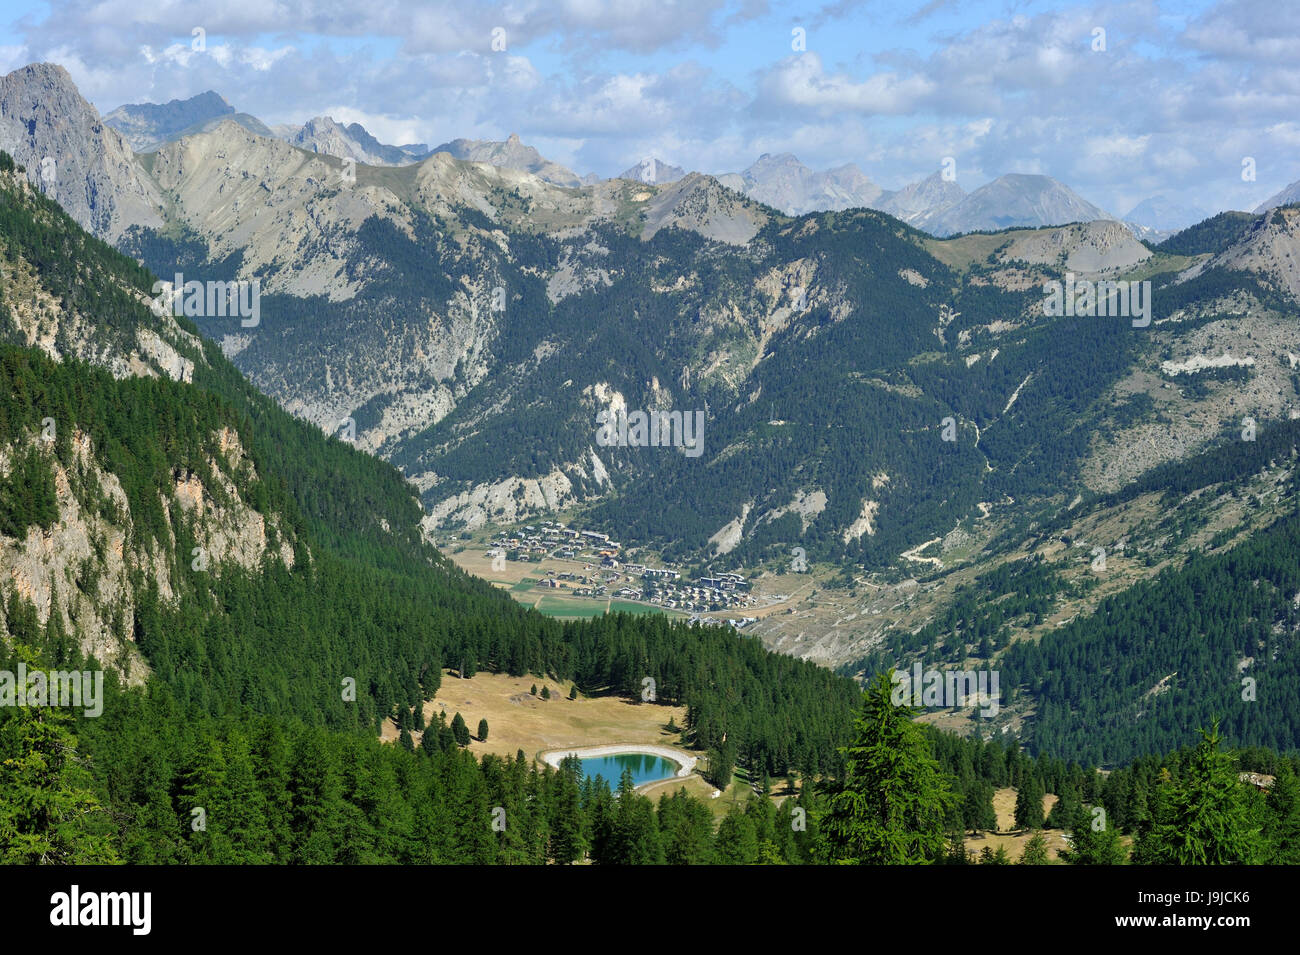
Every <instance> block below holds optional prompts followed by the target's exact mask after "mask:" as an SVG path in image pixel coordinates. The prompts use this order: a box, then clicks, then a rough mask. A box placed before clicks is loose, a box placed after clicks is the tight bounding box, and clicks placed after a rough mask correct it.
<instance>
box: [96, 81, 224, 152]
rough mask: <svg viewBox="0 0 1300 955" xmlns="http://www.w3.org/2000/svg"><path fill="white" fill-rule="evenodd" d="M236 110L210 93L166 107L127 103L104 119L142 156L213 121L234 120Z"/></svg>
mask: <svg viewBox="0 0 1300 955" xmlns="http://www.w3.org/2000/svg"><path fill="white" fill-rule="evenodd" d="M234 112H235V107H233V106H231V105H230V104H229V103H227V102H226V100H225V99H224V98H223V97H221V96H219V95H218V94H217V93H214V92H213V91H212V90H208V91H207V92H206V93H199V94H198V95H197V96H191V97H190V98H189V99H184V100H178V99H174V100H170V101H168V102H166V103H162V104H158V103H127V104H124V105H122V106H119V107H118V108H117V109H115V110H113V111H112V112H111V113H109V114H108V115H107V116H105V117H104V124H105V125H106V126H112V127H113V128H114V129H116V130H117V131H118V132H119V133H121V134H122V135H123V136H124V137H125V138H126V141H127V143H128V144H130V146H131V148H132V149H133V150H135V151H136V152H138V153H141V152H149V151H150V150H153V149H157V148H158V147H159V146H161V145H162V144H163V143H165V142H168V141H170V140H172V139H175V138H176V137H177V136H178V135H179V134H180V133H181V132H182V131H183V130H187V129H191V128H193V127H196V126H199V125H201V124H203V123H206V122H208V121H209V120H213V119H219V118H220V117H223V116H230V115H231V114H233V113H234Z"/></svg>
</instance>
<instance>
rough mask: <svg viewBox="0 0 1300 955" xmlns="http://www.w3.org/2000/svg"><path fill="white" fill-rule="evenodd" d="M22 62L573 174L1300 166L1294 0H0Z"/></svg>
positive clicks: (1215, 183) (1119, 172)
mask: <svg viewBox="0 0 1300 955" xmlns="http://www.w3.org/2000/svg"><path fill="white" fill-rule="evenodd" d="M196 31H201V32H199V33H196ZM200 41H201V42H200ZM37 61H49V62H54V63H58V64H60V65H62V66H63V67H65V68H66V69H67V70H68V71H69V73H70V74H71V75H72V78H73V79H74V80H75V81H76V83H77V85H78V87H79V89H80V90H81V92H82V95H83V96H85V97H86V98H87V99H88V100H89V101H90V102H91V103H93V104H94V105H95V107H96V108H97V109H98V110H99V111H100V112H101V113H107V112H108V111H110V110H112V109H113V108H114V107H116V106H119V105H121V104H123V103H138V102H166V101H168V100H170V99H172V98H185V97H188V96H192V95H195V94H197V93H201V92H204V91H206V90H215V91H216V92H218V93H220V94H221V95H222V96H224V97H225V98H226V99H227V100H228V101H229V102H230V103H231V104H232V105H233V106H234V107H235V108H236V109H238V110H241V111H243V112H247V113H252V114H253V115H255V116H257V117H258V118H260V119H261V120H263V121H264V122H267V123H270V124H275V123H302V122H303V121H305V120H306V119H308V118H310V117H312V116H319V115H328V116H331V117H333V118H334V119H336V120H338V121H340V122H360V123H361V124H362V125H364V126H365V127H366V128H367V129H368V130H369V131H370V132H371V133H372V134H374V135H375V136H377V137H378V138H379V139H380V140H381V141H383V142H389V143H412V142H423V143H427V144H429V145H436V144H439V143H443V142H446V141H448V140H451V139H455V138H457V137H466V138H471V139H504V138H505V137H506V136H507V135H508V134H509V133H517V134H519V136H520V137H521V138H522V139H523V140H524V142H526V143H528V144H530V145H533V146H536V147H537V148H538V149H539V150H540V151H541V152H542V154H543V155H545V156H547V157H548V158H550V159H552V160H554V161H556V162H559V163H561V164H563V165H565V166H568V167H570V168H571V169H573V170H575V171H576V172H578V173H579V174H586V173H589V172H595V173H598V174H599V175H602V176H612V175H617V174H618V173H620V172H622V171H623V170H625V169H627V168H628V167H630V166H632V165H633V164H634V163H636V162H637V161H638V160H640V159H642V158H644V157H648V156H655V157H658V158H660V159H662V160H664V161H667V162H670V163H673V164H675V165H679V166H683V167H686V168H688V169H697V170H700V171H703V172H709V173H714V174H720V173H723V172H735V171H740V170H743V169H744V168H745V167H747V166H748V165H750V163H752V162H753V161H754V160H755V159H757V158H758V157H759V155H761V154H763V153H772V154H777V153H786V152H788V153H793V154H794V155H796V156H797V157H798V158H799V159H800V160H801V161H803V162H804V163H806V164H807V165H809V166H811V167H813V168H814V169H826V168H831V167H835V166H840V165H843V164H845V163H854V164H856V165H857V166H858V168H860V169H861V170H862V171H863V172H864V173H865V174H866V175H867V176H868V177H870V178H871V179H872V180H874V181H875V182H877V183H878V184H880V185H881V186H883V187H884V188H887V189H896V188H900V187H901V186H903V185H906V184H907V183H909V182H913V181H915V180H917V179H921V178H924V177H925V176H928V175H930V174H931V173H933V172H935V171H937V170H939V169H940V168H941V166H942V164H943V162H944V160H945V158H946V157H951V158H952V159H953V160H954V162H955V170H956V174H957V181H958V183H959V184H961V185H962V186H963V187H964V188H966V189H968V190H969V189H973V188H976V187H978V186H980V185H982V184H983V183H985V182H987V181H989V180H990V179H992V178H994V177H996V176H998V175H1001V174H1004V173H1008V172H1026V173H1041V174H1044V175H1049V176H1052V177H1054V178H1056V179H1059V180H1061V181H1062V182H1064V183H1066V184H1067V185H1069V186H1070V187H1072V188H1073V189H1075V190H1076V191H1077V192H1079V193H1080V194H1081V195H1082V196H1083V197H1084V198H1086V199H1088V200H1089V201H1091V202H1093V203H1095V204H1097V205H1099V206H1101V207H1102V208H1103V209H1106V210H1107V211H1109V212H1111V213H1114V214H1119V215H1124V214H1126V213H1127V212H1128V211H1129V209H1130V208H1132V207H1133V206H1134V205H1136V204H1137V203H1138V202H1139V201H1141V200H1143V199H1146V198H1148V197H1152V196H1157V195H1160V196H1164V197H1167V198H1168V199H1169V200H1171V201H1173V202H1175V203H1177V204H1179V205H1182V206H1187V207H1191V208H1195V209H1198V210H1201V211H1203V212H1206V213H1213V212H1216V211H1219V210H1222V209H1252V208H1254V207H1255V206H1256V205H1258V204H1259V203H1260V202H1262V201H1263V200H1264V199H1266V198H1268V197H1269V196H1270V195H1272V194H1273V193H1275V192H1277V191H1278V190H1280V189H1281V188H1283V187H1284V186H1286V185H1287V184H1288V183H1291V182H1294V181H1296V180H1300V3H1295V2H1293V0H1219V2H1214V0H1131V2H1115V3H1100V4H1098V3H1085V4H1075V3H1068V2H1035V0H922V2H896V0H895V2H891V0H837V2H783V0H612V2H605V0H552V2H543V0H507V2H474V0H459V2H452V3H444V2H440V0H416V2H410V0H408V2H403V3H386V2H383V0H368V2H358V0H197V2H196V0H0V73H7V72H9V71H10V70H13V69H15V68H17V67H20V66H23V65H25V64H27V63H31V62H37Z"/></svg>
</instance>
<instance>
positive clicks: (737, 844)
mask: <svg viewBox="0 0 1300 955" xmlns="http://www.w3.org/2000/svg"><path fill="white" fill-rule="evenodd" d="M758 853H759V845H758V835H757V833H756V832H755V831H754V822H753V820H752V819H751V818H750V817H749V816H748V815H746V814H745V813H744V812H743V811H742V810H740V809H739V808H737V807H736V806H732V807H731V809H730V810H728V812H727V815H726V816H725V817H724V818H723V820H722V823H721V824H720V825H719V826H718V834H717V837H716V839H715V840H714V847H713V854H714V861H715V862H717V863H718V864H719V865H754V864H755V863H756V862H758Z"/></svg>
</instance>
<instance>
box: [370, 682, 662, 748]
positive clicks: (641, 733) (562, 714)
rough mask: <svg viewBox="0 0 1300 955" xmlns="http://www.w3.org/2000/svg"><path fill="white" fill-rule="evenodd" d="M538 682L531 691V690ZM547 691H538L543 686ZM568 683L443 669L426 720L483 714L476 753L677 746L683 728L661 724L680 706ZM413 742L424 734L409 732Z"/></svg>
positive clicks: (387, 732) (391, 733) (471, 720)
mask: <svg viewBox="0 0 1300 955" xmlns="http://www.w3.org/2000/svg"><path fill="white" fill-rule="evenodd" d="M533 684H536V685H537V693H538V695H537V696H533V695H532V694H531V693H530V692H529V690H530V688H531V687H532V686H533ZM543 686H545V687H549V688H550V691H551V698H550V699H549V700H543V699H542V698H541V692H542V687H543ZM570 686H571V684H570V683H568V682H561V681H558V680H552V679H549V678H543V677H537V676H531V675H529V676H522V677H512V676H507V675H505V674H501V673H480V674H478V675H477V676H474V677H471V678H470V679H468V680H462V679H460V678H459V677H457V676H455V675H453V674H452V673H451V672H450V671H444V675H443V680H442V686H441V688H439V690H438V693H437V695H436V696H435V697H434V698H433V700H431V701H428V702H426V703H425V704H424V718H425V721H426V722H427V721H429V720H431V719H433V718H434V714H435V713H438V712H442V713H444V714H445V715H446V718H447V722H448V723H450V722H451V720H452V717H453V716H455V715H456V713H460V715H461V717H462V718H463V719H464V720H465V723H466V724H467V725H468V726H469V730H470V732H471V733H474V732H476V731H477V730H478V723H479V720H481V719H486V720H487V721H488V738H487V741H486V742H483V741H480V740H477V739H475V740H472V741H471V742H470V745H469V749H470V750H471V751H472V752H474V753H478V754H483V753H495V754H496V755H498V756H514V755H515V753H516V752H517V751H518V750H521V749H522V750H523V751H524V752H525V753H526V754H528V755H529V756H530V757H534V758H535V757H536V756H537V754H538V753H541V752H544V751H546V750H548V749H559V748H561V747H564V746H574V747H578V746H599V745H601V744H605V743H632V744H635V743H657V744H659V745H661V746H680V745H681V733H680V732H677V733H670V732H669V731H668V730H667V729H666V728H665V727H666V725H667V723H668V720H669V718H671V719H672V720H673V721H674V723H675V725H677V726H679V727H680V726H681V725H682V723H683V722H684V721H685V719H686V707H684V706H663V705H659V704H651V703H630V702H628V701H627V700H621V699H617V698H615V697H592V698H586V697H581V696H580V697H579V698H578V699H576V700H570V699H567V697H568V695H569V688H570ZM412 735H414V736H415V738H416V744H417V745H418V744H419V739H420V736H421V735H422V734H419V733H415V734H412ZM397 736H398V730H397V726H396V724H395V723H393V722H392V721H391V720H390V721H388V722H386V723H385V724H384V730H383V734H382V738H383V739H384V740H390V741H391V740H396V739H397Z"/></svg>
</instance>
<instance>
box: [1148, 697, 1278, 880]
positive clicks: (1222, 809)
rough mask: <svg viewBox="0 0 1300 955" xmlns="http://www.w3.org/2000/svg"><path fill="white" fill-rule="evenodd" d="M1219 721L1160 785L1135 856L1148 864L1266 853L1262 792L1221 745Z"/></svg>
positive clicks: (1248, 860)
mask: <svg viewBox="0 0 1300 955" xmlns="http://www.w3.org/2000/svg"><path fill="white" fill-rule="evenodd" d="M1220 742H1221V739H1220V737H1219V725H1218V723H1217V722H1216V723H1214V724H1213V725H1212V726H1211V728H1210V729H1209V731H1205V730H1202V731H1201V742H1200V743H1199V744H1198V745H1197V747H1196V749H1195V750H1193V751H1192V754H1191V756H1190V758H1189V759H1188V761H1187V764H1186V765H1185V766H1183V767H1182V769H1181V771H1180V772H1179V775H1178V776H1177V777H1176V778H1174V777H1172V776H1171V777H1169V778H1168V779H1167V780H1166V781H1164V782H1163V783H1162V784H1161V785H1160V786H1159V787H1158V788H1157V790H1156V794H1155V806H1154V809H1153V812H1152V823H1151V827H1150V829H1148V830H1147V831H1146V832H1144V833H1143V834H1142V836H1141V837H1140V838H1139V840H1138V845H1137V848H1136V850H1135V854H1134V861H1135V862H1139V863H1140V864H1143V865H1231V864H1239V865H1252V864H1256V863H1258V862H1260V861H1262V859H1263V857H1264V856H1265V854H1266V850H1265V845H1264V840H1263V837H1262V835H1261V829H1262V824H1261V819H1260V811H1259V810H1260V806H1259V803H1260V797H1259V796H1258V795H1257V794H1256V792H1255V790H1254V788H1253V787H1251V786H1249V785H1247V784H1246V783H1243V782H1242V781H1241V779H1240V778H1239V777H1238V775H1237V767H1236V759H1235V758H1234V757H1233V756H1231V755H1230V754H1228V753H1222V752H1220V751H1219V744H1220Z"/></svg>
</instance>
